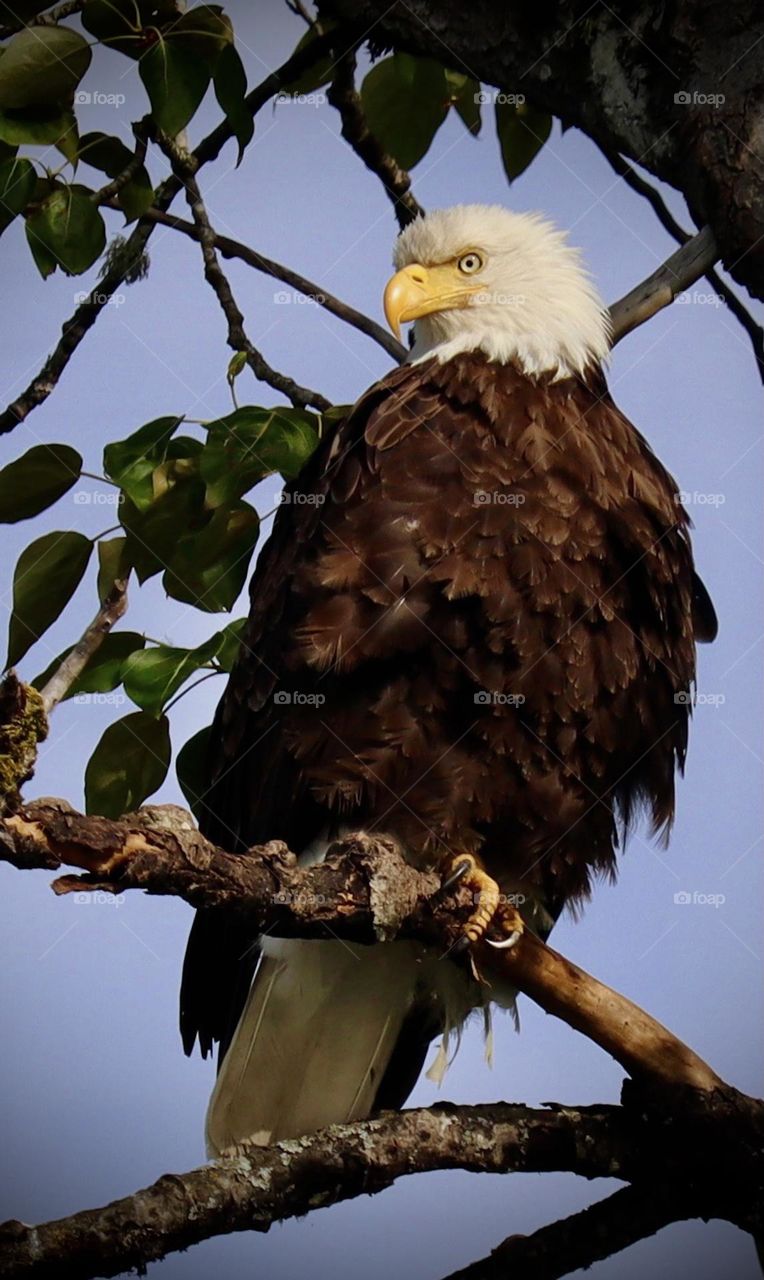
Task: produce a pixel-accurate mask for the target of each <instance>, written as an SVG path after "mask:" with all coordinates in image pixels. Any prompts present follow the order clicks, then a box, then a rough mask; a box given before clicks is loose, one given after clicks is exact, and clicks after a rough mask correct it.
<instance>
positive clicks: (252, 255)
mask: <svg viewBox="0 0 764 1280" xmlns="http://www.w3.org/2000/svg"><path fill="white" fill-rule="evenodd" d="M146 217H147V218H151V219H152V221H154V222H159V223H161V224H162V226H163V227H172V228H173V230H175V231H179V232H180V233H181V235H184V236H188V237H189V238H190V239H192V240H199V238H200V233H199V229H198V228H197V227H195V226H194V224H193V223H192V222H186V221H185V220H184V219H183V218H176V217H174V216H173V215H172V214H168V213H162V212H161V210H159V209H153V208H152V209H149V210H148V211H147V213H146ZM212 243H213V244H214V247H215V248H216V249H217V251H218V253H220V254H221V255H222V256H223V257H224V258H239V259H240V260H241V261H242V262H246V264H247V266H249V267H254V269H255V271H262V272H263V274H264V275H267V276H272V277H273V279H274V280H281V281H282V283H283V284H288V285H290V286H291V287H292V288H293V289H297V290H298V292H299V293H302V294H304V295H305V297H306V298H312V299H313V301H314V302H317V303H318V305H319V306H320V307H323V308H324V310H326V311H329V312H331V314H332V315H333V316H337V317H338V319H340V320H344V321H345V323H346V324H349V325H351V326H352V327H353V328H354V329H358V330H359V332H360V333H365V334H366V336H367V337H369V338H371V339H372V340H373V341H374V342H376V343H378V344H379V346H380V347H382V349H383V350H384V351H386V352H387V354H388V355H390V356H392V357H393V359H394V360H397V361H398V362H399V363H400V362H401V361H402V360H405V359H406V356H407V355H408V351H407V350H406V348H405V347H404V346H403V343H401V342H398V341H397V340H396V339H395V338H394V337H393V335H392V334H391V333H388V332H387V330H386V329H384V328H383V327H382V325H381V324H377V322H376V320H372V319H371V318H370V317H369V316H366V315H364V313H363V312H362V311H356V309H355V307H351V306H350V304H349V303H347V302H343V301H342V300H341V299H340V298H336V297H335V296H334V294H331V293H328V292H327V291H326V289H325V288H324V287H323V285H318V284H315V282H314V281H313V280H309V279H308V277H307V276H303V275H301V274H300V273H299V272H298V271H293V270H292V268H291V267H285V266H284V265H283V264H282V263H280V262H276V261H274V259H273V258H266V257H265V255H264V254H262V253H258V252H257V250H256V249H251V248H250V247H249V245H246V244H242V243H241V241H239V240H233V239H231V237H230V236H223V235H221V234H220V232H218V231H215V232H213V240H212Z"/></svg>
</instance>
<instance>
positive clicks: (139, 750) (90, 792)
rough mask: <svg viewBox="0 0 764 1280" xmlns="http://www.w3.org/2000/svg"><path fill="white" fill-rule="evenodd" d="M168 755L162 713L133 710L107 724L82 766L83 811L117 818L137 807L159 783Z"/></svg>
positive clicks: (165, 726) (164, 774) (165, 729)
mask: <svg viewBox="0 0 764 1280" xmlns="http://www.w3.org/2000/svg"><path fill="white" fill-rule="evenodd" d="M171 755H172V748H171V746H170V726H169V724H168V721H167V717H166V716H161V717H160V718H159V719H157V718H156V717H155V716H150V715H149V714H148V713H147V712H146V711H135V712H133V713H132V714H131V715H128V716H123V717H122V719H121V720H117V721H116V723H115V724H110V725H109V727H108V729H107V730H106V732H105V733H104V734H103V737H102V738H101V740H100V742H99V743H98V746H97V747H96V749H95V751H94V752H93V754H92V756H91V757H90V759H89V760H88V765H87V769H86V770H85V804H86V808H87V812H88V813H99V814H102V815H103V816H104V817H105V818H119V817H121V815H122V814H123V813H129V812H131V811H133V810H135V809H137V808H138V807H139V806H140V805H142V804H143V801H144V800H145V799H146V798H147V796H150V795H152V794H153V793H154V792H155V791H156V790H158V788H159V787H161V785H162V783H163V782H164V780H165V778H166V777H167V770H168V769H169V767H170V757H171Z"/></svg>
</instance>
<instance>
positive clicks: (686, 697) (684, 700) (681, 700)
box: [674, 689, 692, 707]
mask: <svg viewBox="0 0 764 1280" xmlns="http://www.w3.org/2000/svg"><path fill="white" fill-rule="evenodd" d="M674 702H675V703H676V705H677V706H678V707H686V706H688V705H689V703H690V702H692V694H691V693H690V692H689V691H688V690H687V689H680V690H679V692H678V693H675V694H674Z"/></svg>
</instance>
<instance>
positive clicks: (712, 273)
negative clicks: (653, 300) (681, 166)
mask: <svg viewBox="0 0 764 1280" xmlns="http://www.w3.org/2000/svg"><path fill="white" fill-rule="evenodd" d="M601 150H602V152H603V154H604V156H605V159H606V160H607V161H608V163H609V165H610V166H611V168H612V169H613V170H614V172H615V173H617V174H618V175H619V177H621V178H623V180H624V182H625V183H626V185H627V186H628V187H630V188H631V190H632V191H635V192H636V193H637V195H640V196H643V197H644V199H645V200H647V202H648V204H649V205H650V207H651V208H652V210H653V212H654V213H655V215H656V217H657V218H658V221H659V222H660V224H661V226H662V227H663V229H664V231H668V233H669V235H670V236H673V237H674V239H675V240H676V241H677V242H678V243H679V244H681V245H685V244H687V243H688V242H689V241H691V240H692V239H693V237H692V236H691V235H690V234H689V232H688V231H685V229H684V227H682V226H681V225H680V223H678V222H677V220H676V218H675V217H674V215H673V213H672V212H671V210H670V209H669V207H668V205H667V204H666V202H665V200H664V199H663V196H662V195H661V194H660V192H659V191H656V189H655V187H653V186H652V185H651V183H649V182H646V181H645V179H644V178H643V177H642V176H641V175H640V174H638V173H637V172H636V170H635V169H632V167H631V165H630V164H628V163H627V161H626V160H624V158H623V156H619V155H617V154H614V153H613V152H610V151H608V150H607V149H606V148H605V147H603V148H601ZM700 234H701V235H702V234H703V233H702V232H701V233H700ZM718 257H719V253H718V251H717V250H716V249H714V257H713V260H712V263H713V262H716V260H717V258H718ZM669 262H671V259H669ZM665 265H666V266H668V263H667V264H665ZM705 277H706V279H707V280H708V282H709V284H710V285H712V286H713V288H714V289H715V290H716V292H717V293H718V294H719V296H720V297H721V298H723V299H724V301H725V303H726V305H727V307H728V309H729V310H730V311H731V312H732V314H733V316H734V317H735V319H736V320H737V321H738V322H739V323H740V324H741V325H742V327H743V329H745V332H746V333H747V334H748V337H749V338H750V341H751V346H752V347H753V354H754V357H755V359H756V363H757V366H758V373H759V377H760V378H761V379H762V381H764V328H762V327H761V325H758V324H757V323H756V321H755V320H754V318H753V316H752V315H751V313H750V311H749V310H748V308H747V307H746V306H744V304H743V303H742V302H741V301H740V298H739V297H738V296H737V294H736V293H735V291H734V289H731V288H730V287H729V285H728V284H727V282H726V281H725V280H723V279H722V277H721V276H720V275H719V272H718V271H717V270H716V269H715V267H714V266H713V265H711V266H710V267H709V268H708V270H707V271H706V272H705ZM689 283H690V284H694V283H695V282H694V280H692V281H690V282H689ZM687 287H688V286H687V284H685V285H683V288H685V289H686V288H687ZM677 292H681V290H677ZM646 318H649V317H646Z"/></svg>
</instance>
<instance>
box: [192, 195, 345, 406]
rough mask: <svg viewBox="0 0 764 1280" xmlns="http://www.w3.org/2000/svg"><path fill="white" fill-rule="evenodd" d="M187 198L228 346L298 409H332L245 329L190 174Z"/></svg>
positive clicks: (204, 210) (212, 232) (208, 280)
mask: <svg viewBox="0 0 764 1280" xmlns="http://www.w3.org/2000/svg"><path fill="white" fill-rule="evenodd" d="M185 187H186V198H187V200H188V204H189V208H190V209H191V214H192V216H193V219H194V225H195V227H196V231H197V238H198V240H199V243H200V245H201V248H202V258H203V259H204V278H205V280H206V281H207V283H208V284H209V286H210V288H211V289H212V291H213V293H214V294H215V297H216V298H217V300H218V302H219V303H220V307H221V310H222V312H223V314H224V316H225V318H226V323H227V324H228V345H229V347H231V348H232V350H233V351H241V352H243V353H244V355H246V357H247V364H248V365H249V367H250V369H251V370H252V372H253V373H254V375H255V377H256V378H259V379H260V381H261V382H266V383H267V384H268V386H269V387H273V389H274V390H275V391H280V392H281V394H282V395H284V396H286V397H287V399H288V400H290V401H291V402H292V404H293V405H295V406H296V407H297V408H300V409H305V408H307V407H308V406H312V407H313V408H316V409H321V410H324V409H329V408H331V401H330V400H327V398H326V396H322V395H321V393H320V392H319V391H313V390H312V388H310V387H301V386H300V385H299V383H297V382H295V381H294V379H293V378H290V377H289V376H288V375H287V374H285V373H279V371H278V370H277V369H273V368H272V367H271V365H269V364H268V362H267V360H266V359H265V357H264V356H263V355H262V352H260V351H258V349H257V347H256V346H254V344H253V343H252V341H251V340H250V338H249V337H248V336H247V333H246V330H245V328H244V316H243V315H242V313H241V311H240V309H239V306H238V303H237V301H236V299H235V298H234V296H233V290H232V289H231V286H230V283H229V281H228V277H227V276H226V274H225V272H224V271H223V268H222V267H221V265H220V262H219V260H218V256H217V253H216V251H215V238H216V237H215V231H214V229H213V227H212V225H211V224H210V220H209V216H208V214H207V210H206V208H205V205H204V201H203V200H202V194H201V192H200V190H199V184H198V183H197V181H196V178H194V177H192V176H191V174H187V175H186V178H185Z"/></svg>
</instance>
